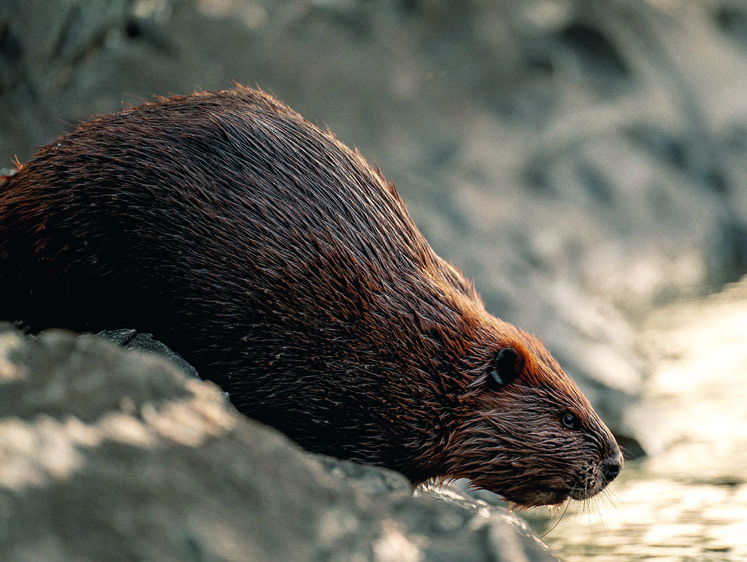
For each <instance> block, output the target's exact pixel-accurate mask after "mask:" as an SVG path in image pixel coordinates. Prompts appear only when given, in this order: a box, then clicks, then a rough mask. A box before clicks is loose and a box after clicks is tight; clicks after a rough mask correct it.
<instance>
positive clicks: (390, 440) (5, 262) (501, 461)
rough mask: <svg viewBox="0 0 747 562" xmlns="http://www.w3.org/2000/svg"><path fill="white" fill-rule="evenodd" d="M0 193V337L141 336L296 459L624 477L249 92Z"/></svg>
mask: <svg viewBox="0 0 747 562" xmlns="http://www.w3.org/2000/svg"><path fill="white" fill-rule="evenodd" d="M16 167H17V169H16V171H15V173H14V174H12V175H10V176H7V177H4V178H3V180H2V184H0V291H1V293H2V295H3V298H2V300H0V318H2V319H5V320H11V321H22V322H24V323H25V324H26V325H27V326H28V327H30V328H31V329H32V330H41V329H45V328H50V327H61V328H68V329H71V330H76V331H97V330H101V329H105V328H111V327H133V328H136V329H138V330H139V331H144V332H150V333H152V334H154V335H155V336H156V337H157V338H158V339H160V340H161V341H163V342H164V343H165V344H167V345H168V346H169V347H171V348H172V349H174V350H175V351H177V352H178V353H180V354H181V355H183V356H184V357H185V358H187V359H188V360H189V362H190V363H191V364H193V365H194V366H195V367H196V369H197V370H198V372H199V373H200V374H201V376H202V377H203V378H206V379H209V380H211V381H214V382H215V383H217V384H218V385H219V386H221V387H222V388H223V389H224V390H225V391H226V392H227V393H228V394H229V396H230V399H231V401H232V403H233V404H234V405H235V406H236V408H237V409H238V410H239V411H241V412H242V413H244V414H246V415H247V416H249V417H251V418H254V419H256V420H259V421H261V422H263V423H265V424H268V425H270V426H273V427H275V428H277V429H279V430H281V431H282V432H284V433H285V434H286V435H288V436H289V437H290V438H291V439H292V440H294V441H296V442H297V443H299V444H300V445H301V446H302V447H304V448H306V449H307V450H310V451H315V452H319V453H324V454H328V455H332V456H335V457H339V458H343V459H349V460H352V461H356V462H362V463H370V464H374V465H379V466H383V467H387V468H390V469H394V470H396V471H399V472H401V473H402V474H404V475H405V476H407V477H408V478H409V479H410V481H411V482H412V483H413V484H418V483H422V482H425V481H428V480H432V479H437V480H438V479H442V480H450V479H456V478H467V479H469V480H471V482H472V485H473V486H475V487H478V488H484V489H487V490H490V491H493V492H496V493H498V494H500V495H502V496H503V497H504V498H505V499H506V500H508V501H510V502H513V503H516V504H519V505H522V506H534V505H541V504H557V503H561V502H563V501H565V500H566V499H567V498H569V497H570V498H574V499H579V500H583V499H586V498H589V497H591V496H593V495H595V494H597V493H598V492H599V491H601V490H602V489H603V488H604V487H605V486H606V485H607V484H608V483H609V482H610V481H611V480H613V479H614V478H615V477H616V476H617V474H618V472H619V471H620V469H621V467H622V464H623V460H622V456H621V454H620V451H619V448H618V446H617V443H616V442H615V439H614V437H613V436H612V434H611V433H610V431H609V430H608V429H607V427H606V426H605V425H604V423H603V422H602V421H601V419H600V418H599V417H598V415H597V414H596V413H595V412H594V410H593V409H592V407H591V405H590V404H589V402H588V401H587V400H586V398H585V397H584V396H583V395H582V394H581V392H580V391H579V389H578V388H577V386H576V385H575V384H574V383H573V382H572V381H571V379H570V378H569V377H568V376H567V375H566V374H565V373H564V372H563V370H562V369H561V367H560V366H559V365H558V363H557V362H556V361H555V359H554V358H553V357H552V356H551V355H550V353H549V352H548V351H547V350H546V349H545V347H544V346H543V345H542V344H541V343H540V341H539V340H538V339H536V338H535V337H534V336H532V335H530V334H528V333H525V332H524V331H522V330H520V329H518V328H516V327H514V326H513V325H511V324H510V323H508V322H505V321H502V320H500V319H498V318H496V317H495V316H493V315H491V314H489V313H488V312H487V311H486V310H485V307H484V305H483V303H482V301H481V299H480V297H479V296H478V294H477V292H476V290H475V288H474V287H473V285H472V283H471V282H470V281H468V280H467V279H466V278H465V277H464V276H463V275H462V274H461V273H460V272H459V271H458V270H457V269H456V268H455V267H453V266H452V265H450V264H449V263H447V262H446V261H444V260H443V259H441V258H440V257H439V256H438V255H436V254H435V252H434V251H433V250H432V249H431V247H430V246H429V245H428V243H427V242H426V240H425V239H424V237H423V236H422V235H421V234H420V232H419V231H418V229H417V227H416V226H415V224H414V222H413V221H412V219H411V218H410V216H409V214H408V212H407V210H406V208H405V205H404V203H403V201H402V200H401V199H400V197H399V195H398V194H397V190H396V187H395V185H394V184H393V183H390V182H388V181H387V180H386V179H385V178H384V176H383V175H382V174H381V172H380V171H379V169H378V167H372V166H370V165H369V164H367V162H366V161H365V160H364V158H363V157H362V156H361V155H360V154H359V153H358V152H357V151H352V150H350V149H348V148H347V147H346V146H344V145H343V144H342V143H341V142H339V141H338V140H337V139H336V138H335V137H334V136H333V134H332V133H330V132H324V131H322V130H321V129H319V128H317V127H316V126H314V125H312V124H311V123H309V122H307V121H306V120H304V119H303V118H302V117H301V116H300V115H298V114H297V113H295V112H294V111H292V110H291V109H290V108H288V107H287V106H285V105H284V104H282V103H281V102H279V101H277V100H276V99H274V98H273V97H271V96H270V95H268V94H266V93H264V92H262V91H259V90H254V89H250V88H246V87H242V86H237V87H236V88H234V89H232V90H227V91H219V92H200V93H196V94H193V95H189V96H173V97H167V98H160V97H159V98H156V99H155V100H154V101H152V102H148V103H144V104H143V105H139V106H132V107H127V108H126V109H124V110H123V111H121V112H119V113H115V114H112V115H106V116H102V117H98V118H95V119H93V120H92V121H90V122H87V123H83V124H80V125H79V126H77V128H76V129H75V130H74V131H73V132H71V133H69V134H66V135H64V136H61V137H60V138H58V139H57V140H56V141H55V142H53V143H52V144H50V145H48V146H46V147H44V148H42V149H40V150H39V151H38V152H37V154H36V155H35V156H34V157H33V159H32V160H31V161H29V162H28V163H25V164H21V163H19V162H16Z"/></svg>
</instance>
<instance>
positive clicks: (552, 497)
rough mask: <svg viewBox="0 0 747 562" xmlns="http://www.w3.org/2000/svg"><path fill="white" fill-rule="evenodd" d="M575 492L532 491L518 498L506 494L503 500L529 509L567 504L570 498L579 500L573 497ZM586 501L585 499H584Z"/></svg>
mask: <svg viewBox="0 0 747 562" xmlns="http://www.w3.org/2000/svg"><path fill="white" fill-rule="evenodd" d="M573 494H574V490H552V489H545V490H532V491H531V492H529V493H526V494H521V495H520V496H516V495H514V494H504V495H503V498H504V499H505V500H506V501H507V502H509V503H510V504H513V505H515V506H517V507H519V508H520V509H523V508H528V507H539V506H543V505H546V506H554V505H561V504H563V503H565V502H566V500H567V499H568V498H569V497H572V498H573V499H578V498H575V497H574V496H573ZM584 499H585V498H584Z"/></svg>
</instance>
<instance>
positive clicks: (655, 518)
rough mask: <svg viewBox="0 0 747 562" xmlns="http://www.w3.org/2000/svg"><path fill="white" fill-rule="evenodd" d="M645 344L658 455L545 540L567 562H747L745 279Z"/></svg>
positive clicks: (645, 414)
mask: <svg viewBox="0 0 747 562" xmlns="http://www.w3.org/2000/svg"><path fill="white" fill-rule="evenodd" d="M640 341H641V348H642V350H643V351H644V353H645V354H646V355H647V356H648V357H649V358H650V360H651V362H652V366H653V372H652V375H651V378H650V379H649V380H648V381H647V384H646V390H645V393H644V394H645V398H644V401H643V402H642V403H641V404H640V406H638V407H637V408H636V409H635V410H634V411H633V412H631V422H632V423H631V425H632V427H637V428H639V431H640V432H641V437H642V440H643V441H644V446H646V447H647V448H648V450H649V452H650V456H649V457H648V458H647V459H645V460H643V461H641V462H640V463H638V464H636V463H629V465H628V466H626V468H625V469H624V470H623V472H622V474H621V476H620V478H619V479H618V480H617V481H616V482H615V483H614V484H613V485H612V486H611V489H610V491H609V492H608V493H607V494H606V496H605V497H602V498H599V499H598V500H594V501H592V502H589V504H587V505H583V504H581V505H579V504H575V506H573V505H572V507H571V509H569V512H568V513H566V514H565V516H564V517H563V518H562V520H561V521H560V522H559V523H558V524H557V527H555V528H554V529H553V530H552V531H551V532H550V533H548V534H547V535H546V536H545V537H544V538H545V540H546V541H547V542H548V544H550V546H551V548H552V549H553V550H554V552H556V553H557V554H558V556H559V557H560V558H561V559H562V560H564V561H566V562H573V561H581V560H590V559H593V560H595V561H605V560H610V561H611V560H616V561H617V560H657V561H669V560H672V561H674V560H677V561H681V560H693V561H696V560H697V561H701V560H724V561H726V560H728V561H735V560H747V279H745V280H743V281H742V282H741V283H739V284H736V285H734V286H731V287H728V288H727V289H726V290H724V292H722V293H720V294H718V295H714V296H712V297H709V298H707V299H704V300H702V301H697V302H688V303H680V304H677V305H673V306H669V307H666V308H664V309H661V310H658V311H656V312H654V313H653V314H652V315H651V316H650V317H649V318H648V319H646V321H645V322H644V324H643V326H642V328H641V338H640ZM574 509H575V511H574ZM557 517H558V516H555V518H557ZM550 526H552V523H551V524H550Z"/></svg>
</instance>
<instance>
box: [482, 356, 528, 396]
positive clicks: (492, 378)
mask: <svg viewBox="0 0 747 562" xmlns="http://www.w3.org/2000/svg"><path fill="white" fill-rule="evenodd" d="M523 367H524V365H523V361H522V359H521V356H520V355H519V352H518V351H516V350H515V349H514V348H513V347H504V348H503V349H501V350H500V351H499V352H498V353H497V354H496V356H495V359H493V364H492V365H491V366H490V373H488V387H490V389H491V390H500V389H502V388H505V387H506V386H508V385H509V384H511V383H512V382H513V381H514V380H515V379H516V377H518V376H519V373H520V372H521V369H522V368H523Z"/></svg>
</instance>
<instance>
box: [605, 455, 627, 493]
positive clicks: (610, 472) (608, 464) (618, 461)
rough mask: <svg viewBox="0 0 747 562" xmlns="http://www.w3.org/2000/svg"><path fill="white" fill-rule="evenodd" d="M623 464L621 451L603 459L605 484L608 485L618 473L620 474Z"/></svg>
mask: <svg viewBox="0 0 747 562" xmlns="http://www.w3.org/2000/svg"><path fill="white" fill-rule="evenodd" d="M622 466H623V457H622V455H621V454H620V451H617V452H615V454H614V455H612V456H609V457H607V458H606V459H604V460H603V461H602V478H603V480H604V481H603V483H602V485H603V486H606V485H607V484H609V483H610V482H612V481H613V480H614V479H615V478H617V475H618V474H620V470H621V469H622Z"/></svg>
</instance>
